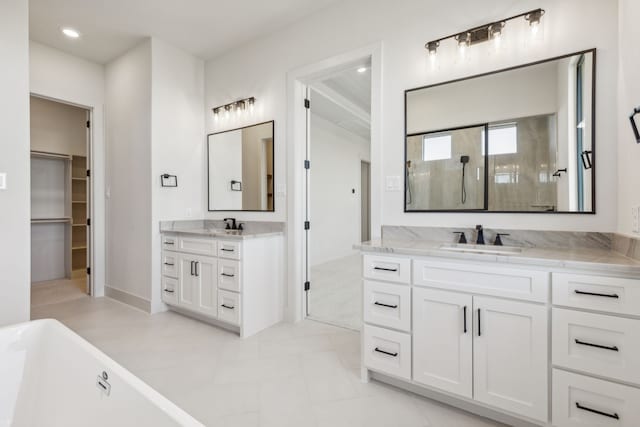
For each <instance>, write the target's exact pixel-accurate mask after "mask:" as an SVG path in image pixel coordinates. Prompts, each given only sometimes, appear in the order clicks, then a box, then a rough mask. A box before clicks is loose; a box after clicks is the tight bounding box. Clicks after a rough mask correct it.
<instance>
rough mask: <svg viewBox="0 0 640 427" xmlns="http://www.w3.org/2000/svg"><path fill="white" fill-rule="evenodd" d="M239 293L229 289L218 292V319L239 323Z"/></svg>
mask: <svg viewBox="0 0 640 427" xmlns="http://www.w3.org/2000/svg"><path fill="white" fill-rule="evenodd" d="M241 309H242V307H241V302H240V294H237V293H235V292H229V291H222V290H221V291H219V292H218V319H219V320H222V321H223V322H227V323H231V324H234V325H239V324H240V314H241Z"/></svg>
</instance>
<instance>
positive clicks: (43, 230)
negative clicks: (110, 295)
mask: <svg viewBox="0 0 640 427" xmlns="http://www.w3.org/2000/svg"><path fill="white" fill-rule="evenodd" d="M30 113H31V124H30V130H31V306H32V307H38V306H42V305H47V304H54V303H60V302H64V301H69V300H74V299H78V298H83V297H86V296H87V295H91V293H92V282H91V274H90V273H91V267H90V260H91V233H90V225H91V218H90V216H91V215H90V212H91V173H90V167H89V165H90V164H91V132H90V129H91V110H89V109H86V108H83V107H79V106H75V105H70V104H66V103H62V102H58V101H54V100H51V99H47V98H42V97H38V96H36V95H31V98H30Z"/></svg>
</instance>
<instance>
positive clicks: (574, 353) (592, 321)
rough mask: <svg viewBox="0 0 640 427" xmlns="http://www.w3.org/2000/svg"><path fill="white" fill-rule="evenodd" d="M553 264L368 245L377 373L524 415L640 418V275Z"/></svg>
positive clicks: (367, 349) (555, 420)
mask: <svg viewBox="0 0 640 427" xmlns="http://www.w3.org/2000/svg"><path fill="white" fill-rule="evenodd" d="M544 265H545V264H544V263H541V264H540V266H537V265H526V266H525V265H522V266H518V265H515V264H508V265H503V264H501V263H499V262H496V261H491V262H481V261H476V260H474V261H469V260H465V259H449V258H444V257H443V258H436V257H426V256H425V257H420V256H408V255H407V256H403V255H399V254H378V253H374V254H369V253H366V252H365V253H364V254H363V272H362V274H363V277H364V278H363V284H364V301H363V302H364V304H363V314H364V323H365V326H364V330H363V342H362V343H363V366H364V368H363V375H364V378H365V380H366V379H368V378H369V376H370V374H373V375H374V376H376V378H380V379H382V380H387V379H388V380H389V381H391V382H393V383H394V384H396V385H401V386H402V385H403V384H405V385H406V387H407V388H408V389H411V390H414V391H415V390H422V391H423V392H424V393H425V394H427V395H429V396H434V393H435V396H434V397H437V396H438V395H441V396H443V397H442V399H443V400H444V401H446V402H447V403H452V400H451V399H456V401H459V402H460V405H461V406H462V407H463V408H465V409H467V410H472V411H476V412H478V413H483V414H484V415H490V414H487V413H486V410H490V411H492V412H493V413H499V414H501V415H500V416H502V415H506V416H508V417H511V418H512V419H514V420H515V419H518V420H520V421H519V422H521V423H523V425H540V426H555V427H604V426H622V427H628V426H634V427H638V426H640V410H639V409H638V408H640V308H638V307H640V305H639V304H640V280H638V279H633V278H629V277H615V276H608V275H606V274H607V272H606V270H605V269H603V271H602V272H601V273H600V274H598V273H595V274H589V273H581V274H577V273H575V272H571V271H564V270H563V271H551V269H550V268H548V267H546V268H545V267H544ZM503 421H504V419H503Z"/></svg>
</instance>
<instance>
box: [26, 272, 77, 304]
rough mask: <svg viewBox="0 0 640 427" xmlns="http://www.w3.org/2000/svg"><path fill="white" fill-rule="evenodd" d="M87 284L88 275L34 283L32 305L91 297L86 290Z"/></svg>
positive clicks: (32, 286) (32, 285)
mask: <svg viewBox="0 0 640 427" xmlns="http://www.w3.org/2000/svg"><path fill="white" fill-rule="evenodd" d="M86 286H87V279H86V277H82V278H77V279H60V280H49V281H46V282H35V283H32V284H31V307H39V306H41V305H46V304H58V303H61V302H65V301H71V300H75V299H79V298H89V296H88V295H87V292H86Z"/></svg>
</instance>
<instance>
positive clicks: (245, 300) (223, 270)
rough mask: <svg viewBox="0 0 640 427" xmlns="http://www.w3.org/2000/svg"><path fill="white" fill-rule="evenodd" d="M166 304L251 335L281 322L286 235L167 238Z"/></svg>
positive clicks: (164, 237) (164, 266) (173, 235)
mask: <svg viewBox="0 0 640 427" xmlns="http://www.w3.org/2000/svg"><path fill="white" fill-rule="evenodd" d="M162 248H163V252H162V275H163V277H162V299H163V301H164V302H165V303H166V304H167V305H168V306H169V307H170V308H172V309H175V310H177V311H179V312H181V313H183V314H186V315H192V316H194V317H197V318H200V319H202V320H205V321H209V322H211V323H217V324H220V325H221V326H224V327H227V328H230V329H234V330H237V331H238V332H239V333H240V335H241V336H242V337H246V336H250V335H253V334H255V333H256V332H259V331H260V330H262V329H265V328H267V327H269V326H271V325H274V324H276V323H278V322H280V321H281V320H282V315H283V299H284V293H283V286H282V267H281V264H282V256H281V254H282V236H281V235H269V236H265V237H252V238H248V239H237V240H229V239H223V238H214V237H208V236H198V235H191V234H187V233H184V234H181V233H164V234H163V235H162Z"/></svg>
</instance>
